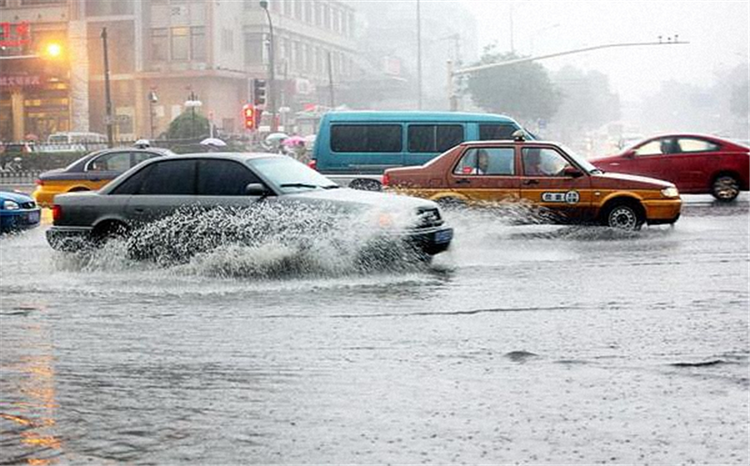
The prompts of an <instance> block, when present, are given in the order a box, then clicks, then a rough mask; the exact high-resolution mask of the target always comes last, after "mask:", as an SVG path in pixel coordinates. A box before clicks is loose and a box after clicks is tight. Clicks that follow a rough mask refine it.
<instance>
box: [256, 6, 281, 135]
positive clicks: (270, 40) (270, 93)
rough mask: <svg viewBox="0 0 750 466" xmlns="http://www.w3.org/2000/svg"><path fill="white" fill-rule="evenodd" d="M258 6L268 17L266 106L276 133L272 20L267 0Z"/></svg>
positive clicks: (277, 128)
mask: <svg viewBox="0 0 750 466" xmlns="http://www.w3.org/2000/svg"><path fill="white" fill-rule="evenodd" d="M260 7H261V8H263V10H264V11H265V12H266V19H268V31H269V33H268V106H269V107H270V108H271V109H270V110H271V132H272V133H276V132H278V130H279V124H278V121H277V119H276V81H275V79H276V76H275V74H276V65H275V64H274V60H275V57H274V55H275V52H276V46H275V44H274V37H273V21H271V13H270V12H269V11H268V0H261V1H260Z"/></svg>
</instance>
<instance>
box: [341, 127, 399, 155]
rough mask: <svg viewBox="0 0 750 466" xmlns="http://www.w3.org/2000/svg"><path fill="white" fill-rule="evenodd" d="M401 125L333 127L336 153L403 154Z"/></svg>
mask: <svg viewBox="0 0 750 466" xmlns="http://www.w3.org/2000/svg"><path fill="white" fill-rule="evenodd" d="M402 133H403V129H402V128H401V125H333V126H331V150H332V151H334V152H401V149H402Z"/></svg>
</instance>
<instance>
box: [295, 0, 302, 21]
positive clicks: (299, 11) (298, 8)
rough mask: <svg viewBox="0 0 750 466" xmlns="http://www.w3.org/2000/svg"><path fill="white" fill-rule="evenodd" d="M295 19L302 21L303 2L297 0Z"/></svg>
mask: <svg viewBox="0 0 750 466" xmlns="http://www.w3.org/2000/svg"><path fill="white" fill-rule="evenodd" d="M294 17H295V18H297V19H298V20H300V21H302V1H301V0H297V1H296V2H294Z"/></svg>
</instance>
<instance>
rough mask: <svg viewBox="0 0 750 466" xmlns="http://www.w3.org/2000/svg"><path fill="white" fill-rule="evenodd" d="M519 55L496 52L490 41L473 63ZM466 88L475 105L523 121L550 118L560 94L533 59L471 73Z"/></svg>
mask: <svg viewBox="0 0 750 466" xmlns="http://www.w3.org/2000/svg"><path fill="white" fill-rule="evenodd" d="M518 58H521V57H519V56H517V55H515V54H513V53H499V52H497V51H496V46H495V45H489V46H487V47H485V48H484V53H483V54H482V58H481V60H480V61H479V63H476V65H484V64H489V63H499V62H504V61H510V60H516V59H518ZM468 91H469V93H470V94H471V97H472V100H473V101H474V103H475V104H476V105H477V106H479V107H481V108H483V109H485V110H488V111H490V112H495V113H503V114H506V115H508V116H511V117H514V118H516V119H520V120H525V121H535V120H538V119H545V120H549V119H550V118H551V117H552V115H554V114H555V112H556V111H557V108H558V106H559V105H560V95H559V93H558V92H557V90H556V89H555V87H554V85H553V84H552V81H551V80H550V78H549V75H548V73H547V70H545V68H544V67H543V66H542V65H540V64H539V63H535V62H525V63H518V64H515V65H509V66H503V67H498V68H491V69H488V70H483V71H479V72H477V73H474V74H472V75H471V76H470V77H469V81H468Z"/></svg>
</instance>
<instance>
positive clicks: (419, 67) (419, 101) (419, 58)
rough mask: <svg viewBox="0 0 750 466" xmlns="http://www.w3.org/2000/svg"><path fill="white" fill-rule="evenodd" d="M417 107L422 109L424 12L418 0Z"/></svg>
mask: <svg viewBox="0 0 750 466" xmlns="http://www.w3.org/2000/svg"><path fill="white" fill-rule="evenodd" d="M417 108H418V109H419V110H422V12H421V7H420V2H419V0H417Z"/></svg>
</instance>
